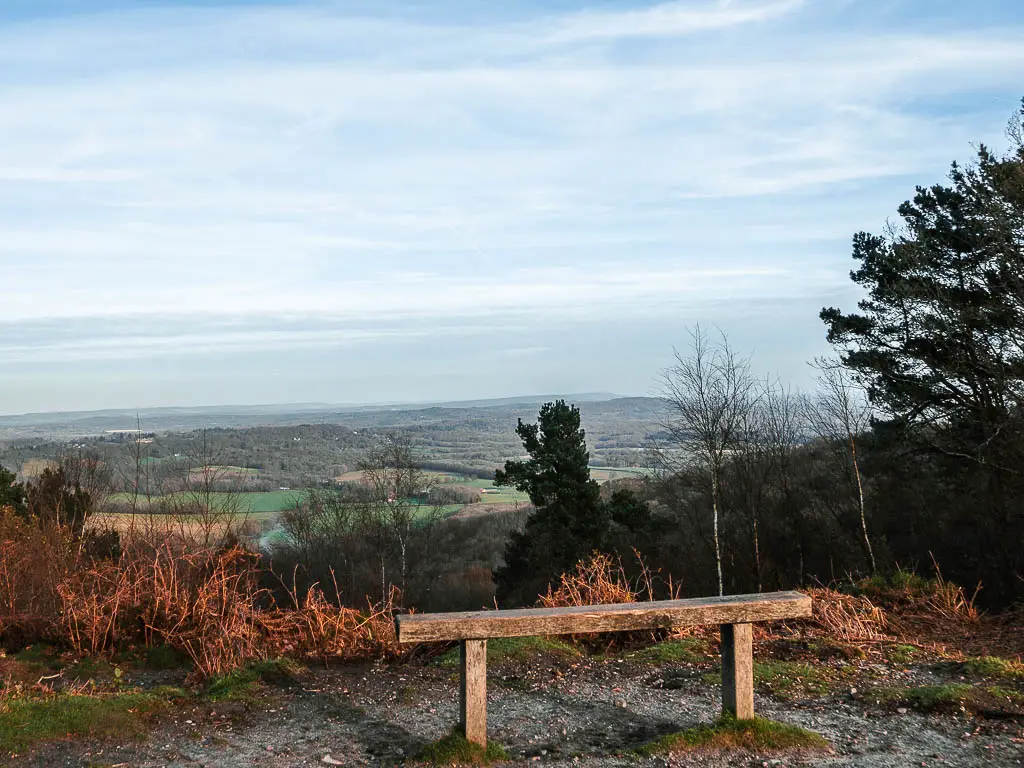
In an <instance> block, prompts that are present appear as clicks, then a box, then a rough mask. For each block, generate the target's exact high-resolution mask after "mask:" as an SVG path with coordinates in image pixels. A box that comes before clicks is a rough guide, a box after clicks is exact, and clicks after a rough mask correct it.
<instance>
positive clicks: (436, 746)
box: [415, 730, 511, 765]
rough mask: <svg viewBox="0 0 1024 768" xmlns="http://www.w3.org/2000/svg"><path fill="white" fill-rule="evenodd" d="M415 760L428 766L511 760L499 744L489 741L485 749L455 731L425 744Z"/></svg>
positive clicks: (487, 763)
mask: <svg viewBox="0 0 1024 768" xmlns="http://www.w3.org/2000/svg"><path fill="white" fill-rule="evenodd" d="M415 759H416V760H418V761H419V762H423V763H428V764H430V765H490V764H491V763H497V762H501V761H503V760H509V759H511V758H510V757H509V754H508V752H506V751H505V748H504V747H502V746H501V745H500V744H496V743H495V742H493V741H489V742H487V747H486V749H485V748H484V747H481V746H480V745H479V744H475V743H473V742H472V741H469V740H467V739H466V737H465V736H463V735H462V734H461V733H460V732H459V731H458V730H455V731H452V732H451V733H450V734H448V735H447V736H445V737H444V738H443V739H438V740H437V741H433V742H431V743H430V744H427V745H426V746H425V747H423V749H422V750H420V752H419V754H418V755H416V758H415Z"/></svg>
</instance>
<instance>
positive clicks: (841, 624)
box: [805, 588, 892, 643]
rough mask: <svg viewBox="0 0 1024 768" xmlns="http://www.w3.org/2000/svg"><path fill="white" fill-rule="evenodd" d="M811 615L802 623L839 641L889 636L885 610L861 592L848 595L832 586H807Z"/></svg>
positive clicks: (877, 638) (856, 640)
mask: <svg viewBox="0 0 1024 768" xmlns="http://www.w3.org/2000/svg"><path fill="white" fill-rule="evenodd" d="M807 592H808V594H810V596H811V599H812V601H813V616H812V617H811V619H810V620H809V621H808V622H807V623H806V624H805V626H807V627H809V628H812V630H813V631H816V632H818V633H820V634H824V635H826V636H827V637H829V638H831V639H833V640H840V641H842V642H848V643H849V642H860V641H874V640H890V639H892V638H891V636H890V635H889V634H888V632H887V631H886V630H887V628H888V626H889V620H888V618H887V617H886V614H885V611H883V610H882V609H881V608H879V607H878V606H877V605H875V604H874V603H872V602H871V600H869V599H868V598H867V597H864V596H863V595H847V594H844V593H842V592H837V591H836V590H834V589H827V588H826V589H810V590H807Z"/></svg>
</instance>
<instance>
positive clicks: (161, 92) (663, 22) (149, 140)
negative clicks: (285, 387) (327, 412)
mask: <svg viewBox="0 0 1024 768" xmlns="http://www.w3.org/2000/svg"><path fill="white" fill-rule="evenodd" d="M97 5H99V4H98V3H97ZM883 5H884V7H883ZM983 5H984V4H983ZM913 7H914V4H913V3H910V2H908V1H906V0H903V1H901V2H896V3H886V4H882V3H877V4H872V3H860V4H854V3H847V2H842V1H841V0H822V2H813V3H811V2H799V1H797V0H732V1H729V0H720V1H719V2H714V1H708V0H703V1H701V0H695V1H694V2H670V3H660V4H642V3H636V4H630V5H629V6H628V7H617V8H615V9H608V8H607V7H604V8H602V7H597V6H595V7H586V6H583V5H579V6H576V7H575V8H570V9H567V10H565V11H562V12H559V13H552V12H551V11H548V10H544V9H543V8H542V7H540V6H534V5H531V4H523V5H517V6H515V8H512V9H504V10H503V11H501V12H499V10H498V9H490V10H489V11H487V12H481V13H474V14H462V16H461V17H460V13H459V12H458V10H457V9H456V8H454V7H453V8H446V7H443V6H438V7H437V8H431V9H430V10H429V11H428V10H426V9H424V8H420V9H418V10H417V9H411V8H410V9H409V10H408V12H407V13H404V12H402V11H401V10H400V9H398V8H397V7H396V8H392V7H390V6H389V10H388V11H387V12H386V13H385V12H383V11H381V12H370V11H364V12H362V13H354V12H346V11H345V10H344V7H342V6H337V5H334V4H320V3H312V4H308V5H296V4H280V5H267V6H264V7H244V6H238V7H224V8H217V9H197V8H191V9H187V8H170V7H168V8H164V9H151V10H136V11H124V10H118V11H113V10H112V11H108V12H99V13H96V14H93V15H89V14H83V15H78V16H72V17H57V18H48V19H35V20H32V19H30V20H23V21H19V22H17V23H13V22H12V23H8V24H4V23H3V21H2V19H3V16H2V10H0V70H2V71H3V72H4V73H5V75H4V76H3V78H2V79H0V264H3V265H4V266H5V267H8V266H9V267H11V268H12V269H11V272H12V273H13V274H14V275H15V281H14V285H16V286H17V289H16V290H14V291H10V292H9V293H8V295H7V296H5V299H4V303H3V306H2V308H0V365H3V364H4V363H5V362H6V363H8V364H12V363H15V362H17V363H18V365H19V366H22V370H24V366H27V365H35V364H38V365H43V364H45V363H48V362H49V363H57V362H68V361H71V360H78V361H89V360H101V359H102V360H110V359H121V360H130V359H133V358H139V359H141V358H143V357H146V358H152V357H154V356H158V355H161V354H165V353H168V354H169V353H171V352H173V351H175V350H187V351H188V353H189V354H191V355H200V354H207V355H217V354H220V353H221V352H222V351H223V350H226V349H244V350H248V351H252V352H253V353H255V352H258V351H260V350H263V351H265V352H268V353H270V352H273V353H275V354H278V353H280V352H281V350H283V349H286V348H292V349H310V350H312V349H315V348H317V347H318V346H319V347H322V348H326V347H331V346H336V345H339V344H343V345H349V346H352V345H356V346H358V345H373V344H380V345H384V346H386V345H388V344H392V343H397V340H399V339H401V338H403V337H407V338H408V339H410V340H412V339H420V338H422V337H423V336H424V334H427V335H429V334H430V333H436V335H437V338H438V339H441V340H444V339H448V340H449V341H448V342H445V343H446V344H448V345H449V346H448V347H446V348H445V349H446V350H447V351H444V352H439V353H438V354H440V355H442V356H444V355H449V356H450V359H451V360H452V361H453V363H454V361H457V360H461V359H462V358H461V357H460V355H461V353H460V352H459V351H458V350H457V349H456V347H457V345H458V344H459V343H460V342H459V340H458V339H459V338H461V337H462V336H465V335H467V334H472V335H474V336H476V337H480V338H481V339H483V338H485V337H487V335H488V334H491V336H492V337H493V339H494V340H495V343H501V344H504V345H507V346H508V348H509V349H526V350H532V349H538V348H541V347H546V346H547V345H546V344H536V343H534V341H532V340H530V341H529V343H517V342H515V341H509V340H508V330H507V329H509V328H519V327H521V326H519V325H517V324H518V323H520V322H521V319H522V318H523V317H530V318H532V319H533V320H532V322H535V323H537V325H538V327H541V326H546V327H549V328H558V327H560V324H571V323H575V322H580V323H593V324H595V327H597V326H601V327H609V326H612V325H614V324H616V323H622V324H623V325H624V326H629V327H639V326H638V325H635V324H637V323H641V324H642V323H653V322H661V323H669V322H676V323H678V324H679V325H680V326H681V325H682V324H683V323H684V322H688V321H689V319H691V318H692V317H694V316H696V315H699V314H701V313H708V312H712V309H711V308H712V307H713V306H714V303H715V302H724V303H723V304H722V306H723V307H729V308H730V309H728V310H722V311H728V312H730V313H734V314H735V313H736V312H738V311H741V310H743V311H745V308H748V307H754V308H756V307H759V306H760V307H765V306H769V305H771V302H773V301H777V300H778V299H779V298H781V297H789V298H791V299H793V300H794V301H795V300H799V301H801V302H806V303H807V305H808V306H810V307H811V308H812V309H811V311H809V312H808V316H807V318H806V323H807V328H809V329H811V330H806V329H805V330H801V331H800V333H804V334H807V335H812V334H813V335H814V337H815V338H819V339H820V336H821V333H820V329H818V328H816V327H815V324H816V319H815V318H814V316H813V314H814V313H813V307H814V305H815V304H817V305H818V306H820V305H821V303H824V302H826V301H829V300H831V299H832V298H833V297H834V295H835V294H836V292H837V291H847V292H848V290H849V289H848V285H847V281H846V278H845V274H846V272H847V270H848V268H849V263H848V262H849V257H848V246H847V243H848V240H849V237H850V235H851V234H852V232H854V231H856V230H857V229H861V228H875V229H878V228H880V227H882V226H883V225H884V221H885V218H886V217H887V216H891V215H892V214H893V212H894V210H895V207H896V205H897V204H898V203H899V202H900V200H902V199H904V198H905V197H906V196H908V195H909V194H910V193H911V192H912V189H913V185H914V184H916V183H930V182H933V181H938V180H940V179H941V176H942V174H943V173H944V171H945V168H946V167H947V166H948V163H949V161H951V160H953V159H956V158H961V159H962V158H964V157H965V156H966V155H967V154H969V152H970V144H969V142H971V141H978V140H985V141H989V142H993V141H994V143H997V144H998V143H999V142H998V139H999V135H1000V128H1001V124H1002V123H1003V122H1004V121H1005V119H1006V118H1007V117H1008V116H1009V114H1010V112H1011V111H1012V110H1013V109H1014V104H1015V101H1016V100H1017V99H1018V98H1019V97H1020V95H1021V94H1020V93H1019V92H1018V91H1019V90H1020V84H1021V83H1022V82H1024V46H1021V45H1020V44H1019V41H1020V39H1021V36H1022V34H1024V19H1021V18H1019V17H1018V18H1014V15H1013V14H1007V15H1006V17H1005V18H1002V19H1000V20H999V23H993V22H992V21H987V22H984V21H974V19H975V18H977V19H983V18H986V17H985V16H984V14H982V13H981V12H980V11H979V12H978V13H976V14H975V15H974V16H972V15H970V14H966V12H965V14H964V16H963V17H962V18H959V19H957V20H956V23H955V24H949V25H945V26H943V25H942V24H938V23H918V22H917V21H916V19H917V18H918V17H915V16H914V14H913V13H910V12H909V11H908V9H911V10H912V9H913ZM995 7H996V6H995V5H993V8H995ZM872 9H874V10H876V11H877V12H878V16H879V19H878V20H877V21H875V20H873V19H872V17H871V13H870V11H871V10H872ZM893 9H903V10H904V11H907V12H906V13H904V15H902V16H900V17H898V18H894V17H893V16H892V14H893V12H894V11H893ZM857 14H859V15H857ZM886 14H888V15H886ZM854 15H856V19H855V21H856V23H854V22H853V21H851V19H854ZM847 295H848V294H847ZM147 317H148V318H150V319H152V320H153V321H154V322H152V323H146V322H142V321H141V320H140V318H147ZM157 318H159V319H160V322H159V323H158V322H156V319H157ZM175 318H177V319H176V320H175ZM289 318H300V319H301V325H302V327H293V326H292V325H289V323H290V321H289ZM257 319H258V320H259V322H258V323H256V322H254V321H256V320H257ZM712 319H714V318H712ZM92 320H103V321H104V323H103V324H94V323H92V322H91V321H92ZM47 321H53V322H55V323H58V324H64V325H66V324H77V325H79V326H81V328H82V329H83V330H82V334H81V335H79V336H77V337H75V338H74V339H67V340H60V339H53V338H50V339H49V340H48V339H47V337H46V336H45V334H43V333H42V332H41V331H40V328H43V326H42V325H40V324H45V323H46V322H47ZM118 323H120V324H121V326H123V327H119V325H118ZM229 323H235V324H236V326H237V327H234V328H228V327H226V324H229ZM140 324H141V325H140ZM181 324H186V325H187V326H188V331H187V332H179V331H177V330H175V326H176V325H181ZM275 324H276V325H277V326H278V328H276V329H275V327H274V326H275ZM133 327H134V328H136V329H140V328H141V330H139V331H138V332H137V333H134V335H133V334H132V333H129V331H127V330H125V329H130V328H133ZM645 327H646V326H645ZM425 329H426V330H425ZM446 329H447V330H446ZM451 329H454V330H451ZM90 334H91V335H90ZM652 338H653V337H652ZM498 339H502V341H500V342H498V341H497V340H498ZM637 343H638V345H639V346H643V345H644V344H647V343H651V344H653V343H654V342H653V341H650V340H646V341H643V342H642V343H641V342H639V341H638V342H637ZM659 343H661V342H660V341H659ZM819 343H820V342H819ZM442 346H443V345H442ZM666 346H667V345H666ZM523 357H524V359H532V356H531V355H523ZM83 364H84V363H83ZM455 367H458V365H456V366H455ZM656 371H657V355H654V354H653V353H651V354H650V359H649V363H648V370H646V371H645V372H643V373H642V374H639V373H638V374H637V376H638V377H639V376H641V375H644V376H647V377H648V378H650V377H653V376H654V375H655V374H656ZM593 373H594V375H595V376H600V375H603V372H602V368H601V365H600V364H599V363H598V362H597V361H595V362H594V364H593ZM637 380H638V379H637ZM634 381H635V380H634ZM479 383H480V387H481V394H486V393H487V388H488V386H489V385H488V384H487V383H486V381H485V380H484V379H483V378H481V379H480V380H479ZM212 386H213V385H211V387H212ZM218 386H220V385H218ZM630 386H633V387H634V389H636V386H635V385H632V384H631V385H630ZM2 387H3V385H2V376H0V400H2V398H3V391H4V390H3V388H2ZM615 388H616V386H615V385H614V382H609V383H606V384H602V383H601V382H599V381H595V382H594V383H593V385H592V386H586V387H583V389H588V390H594V389H615ZM619 388H620V389H621V388H623V387H619ZM640 388H641V389H642V388H643V387H640ZM539 389H544V390H547V389H550V387H544V386H541V387H539ZM12 391H13V390H12ZM18 391H19V392H22V390H18ZM19 397H23V395H19ZM211 399H213V400H220V401H224V400H231V399H232V398H231V397H230V396H228V395H223V396H217V397H213V396H212V395H211ZM281 399H304V396H303V395H302V394H301V393H295V394H294V395H293V396H287V393H282V398H281ZM341 399H348V400H352V399H360V396H359V393H358V392H349V393H347V394H345V395H344V396H343V397H342V398H341ZM57 405H59V404H58V403H55V407H56V406H57ZM2 408H3V405H2V403H0V409H2ZM7 408H8V409H10V410H17V409H18V406H13V405H12V406H7Z"/></svg>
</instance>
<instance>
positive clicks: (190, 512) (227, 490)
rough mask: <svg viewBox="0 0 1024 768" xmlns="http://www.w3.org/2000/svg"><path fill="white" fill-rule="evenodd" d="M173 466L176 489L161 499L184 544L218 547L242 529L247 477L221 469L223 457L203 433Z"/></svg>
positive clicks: (239, 471) (245, 516)
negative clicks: (174, 467) (174, 468)
mask: <svg viewBox="0 0 1024 768" xmlns="http://www.w3.org/2000/svg"><path fill="white" fill-rule="evenodd" d="M193 440H194V442H193V443H192V445H191V446H190V448H189V450H188V451H186V453H185V455H184V457H183V458H182V460H181V461H180V462H178V463H177V466H176V470H177V472H176V474H177V475H178V476H177V478H176V479H177V482H176V485H177V486H178V487H177V488H176V489H173V492H172V493H169V494H165V495H164V496H163V497H162V503H163V504H164V505H165V506H166V511H167V512H169V513H170V515H171V516H172V519H173V521H174V522H175V524H176V525H177V527H178V533H179V535H180V536H181V538H182V540H183V541H190V542H192V543H194V544H198V545H200V546H202V547H212V546H219V545H220V544H222V543H223V542H225V541H228V540H231V539H234V538H237V537H238V536H240V535H241V534H242V532H243V530H244V528H245V524H246V522H247V520H248V517H249V511H250V510H249V508H248V507H247V506H246V505H245V504H244V503H243V496H242V495H241V493H242V491H243V490H244V487H245V481H246V477H247V475H246V473H245V472H243V471H241V470H240V468H236V467H230V466H224V464H223V454H222V451H221V450H220V449H219V447H218V446H217V445H216V443H215V442H214V440H213V438H212V437H211V436H210V434H209V433H208V432H207V431H206V430H205V429H204V430H202V431H201V432H199V434H198V435H196V436H194V438H193Z"/></svg>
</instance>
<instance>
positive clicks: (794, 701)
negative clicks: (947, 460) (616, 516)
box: [10, 654, 1024, 768]
mask: <svg viewBox="0 0 1024 768" xmlns="http://www.w3.org/2000/svg"><path fill="white" fill-rule="evenodd" d="M818 663H820V664H823V665H826V664H827V665H831V666H830V669H831V671H832V672H834V673H835V674H834V675H833V676H832V678H831V679H832V685H830V687H829V690H828V691H821V690H818V691H816V692H814V693H810V694H809V693H806V692H803V693H796V694H793V693H792V692H789V693H788V694H787V696H773V695H762V694H759V695H758V696H757V700H756V707H757V710H758V712H759V714H761V715H763V716H765V717H769V718H772V719H775V720H779V721H783V722H785V723H790V724H794V725H799V726H802V727H804V728H807V729H809V730H812V731H815V732H817V733H819V734H821V735H822V736H824V737H825V738H827V739H828V740H829V741H830V742H831V744H832V751H831V752H830V753H817V754H763V755H762V754H749V753H737V752H729V753H686V754H676V755H672V756H666V757H654V758H640V757H638V756H637V755H636V754H635V753H634V752H633V750H635V749H636V748H638V747H640V746H642V745H643V744H645V743H647V742H649V741H651V740H652V739H654V738H656V737H658V736H661V735H665V734H668V733H671V732H674V731H678V730H680V729H682V728H688V727H691V726H694V725H697V724H700V723H710V722H712V721H713V720H714V718H715V717H716V715H717V713H718V709H719V706H720V700H719V691H718V688H717V686H716V685H715V684H714V682H713V680H712V679H711V678H710V675H712V674H713V673H714V672H713V670H714V660H713V657H710V656H709V657H708V659H707V660H706V662H700V661H698V662H697V663H682V662H668V663H658V662H650V661H643V660H638V659H636V658H635V657H631V656H630V655H629V654H613V655H608V656H584V657H561V656H551V655H541V654H538V655H536V656H534V657H531V658H526V659H523V658H519V659H515V660H506V661H499V662H496V663H492V664H491V665H490V667H489V691H488V706H489V713H488V714H489V721H488V728H489V736H490V738H491V739H492V740H495V741H497V742H500V743H501V744H502V745H504V746H505V748H506V749H507V750H508V752H509V754H510V755H511V756H512V758H513V762H514V763H515V764H533V763H544V764H551V765H566V766H569V765H587V766H637V765H700V766H788V765H814V766H860V767H862V768H883V767H885V768H889V767H890V766H1020V765H1024V720H1022V719H1021V718H1020V717H1015V716H1012V715H1011V716H991V717H987V718H986V717H981V716H976V715H971V714H969V713H967V712H966V711H961V712H956V711H954V712H947V713H943V714H936V713H932V714H922V713H918V712H915V711H914V710H913V709H912V708H911V709H908V708H904V707H899V708H893V707H891V706H886V705H884V704H880V703H879V702H877V701H875V700H874V699H873V694H872V690H873V687H874V686H878V685H880V684H882V683H884V684H885V685H888V686H891V685H924V684H932V683H937V682H950V681H956V680H958V679H962V677H960V678H958V677H957V674H956V670H955V668H948V667H947V668H944V667H941V666H938V667H937V666H936V665H935V664H934V663H933V662H927V663H924V662H922V663H917V664H905V665H904V664H896V665H893V664H884V663H881V662H878V661H872V659H871V657H869V658H868V659H867V660H863V661H859V662H857V663H855V664H854V663H847V662H846V661H843V660H839V661H827V662H825V661H822V662H818ZM170 676H171V677H173V673H172V674H171V675H170ZM167 681H168V679H167V675H164V676H162V677H161V676H150V677H148V678H147V677H145V676H144V675H143V676H140V677H139V678H138V679H135V680H131V681H130V682H132V683H135V684H139V685H142V686H143V687H146V686H152V685H155V684H156V683H158V682H167ZM968 682H970V681H968ZM763 690H764V689H763V687H762V691H763ZM457 697H458V676H457V671H456V670H455V669H453V668H452V667H450V666H443V665H441V664H438V662H437V659H434V660H425V659H421V660H418V661H413V662H409V663H404V664H389V665H385V664H373V665H358V666H344V667H334V668H328V669H324V668H311V669H308V670H307V671H305V672H303V673H301V674H299V675H298V676H297V677H296V678H295V679H293V680H291V681H289V682H287V683H285V684H283V685H275V686H268V687H267V688H266V689H265V690H264V691H263V692H261V693H260V694H259V695H258V696H257V697H256V698H255V699H253V700H250V701H245V702H210V701H206V700H204V699H202V698H194V699H191V700H188V701H186V702H182V703H179V704H177V705H175V706H174V708H173V709H170V710H167V711H164V712H163V713H162V714H161V715H159V717H158V718H157V720H156V721H155V722H154V723H153V728H152V730H151V732H150V734H149V735H148V737H146V738H145V740H143V741H137V742H130V743H112V742H90V741H81V740H77V741H61V742H51V743H45V744H41V745H38V746H37V747H35V748H34V750H33V751H31V752H30V753H28V754H25V755H22V756H20V757H18V758H14V759H12V760H11V762H10V765H11V766H16V767H23V768H29V767H31V768H44V767H45V768H49V767H50V766H53V767H55V768H56V766H75V768H113V767H114V766H118V767H124V768H127V767H128V766H132V767H133V768H134V767H136V766H137V767H138V768H156V767H157V766H168V767H170V766H183V767H184V766H189V767H190V768H192V767H196V766H205V767H206V768H238V766H265V767H266V768H284V767H285V766H289V767H290V766H317V765H319V766H323V765H337V764H341V765H353V766H363V765H366V766H371V765H372V766H377V765H398V764H403V763H406V762H407V761H410V760H411V758H412V757H414V756H415V755H416V754H417V753H418V752H419V750H420V749H421V748H422V747H423V746H424V745H425V744H426V743H428V742H430V741H432V740H435V739H438V738H440V737H442V736H444V735H445V734H446V733H448V732H449V730H450V729H451V727H452V725H453V724H454V723H455V722H456V720H457V716H458V712H457V708H458V700H457Z"/></svg>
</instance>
